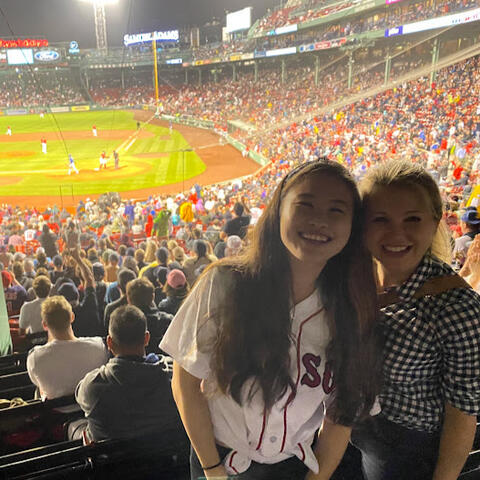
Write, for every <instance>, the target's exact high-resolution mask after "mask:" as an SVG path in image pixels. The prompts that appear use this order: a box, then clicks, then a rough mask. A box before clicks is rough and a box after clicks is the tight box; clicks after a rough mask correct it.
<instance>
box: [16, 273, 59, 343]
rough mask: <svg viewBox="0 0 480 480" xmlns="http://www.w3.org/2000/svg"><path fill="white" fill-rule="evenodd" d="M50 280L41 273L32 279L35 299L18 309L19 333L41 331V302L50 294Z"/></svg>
mask: <svg viewBox="0 0 480 480" xmlns="http://www.w3.org/2000/svg"><path fill="white" fill-rule="evenodd" d="M51 288H52V282H50V279H49V278H48V277H45V276H44V275H41V276H39V277H37V278H35V280H34V281H33V291H34V293H35V297H36V298H35V300H32V301H31V302H26V303H24V304H23V305H22V308H21V309H20V319H19V333H20V335H23V334H24V333H37V332H41V331H43V326H42V315H41V310H42V304H43V302H44V301H45V299H46V298H47V297H48V295H50V289H51Z"/></svg>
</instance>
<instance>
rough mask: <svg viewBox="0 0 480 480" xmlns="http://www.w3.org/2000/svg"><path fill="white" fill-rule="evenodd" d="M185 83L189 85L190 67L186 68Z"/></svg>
mask: <svg viewBox="0 0 480 480" xmlns="http://www.w3.org/2000/svg"><path fill="white" fill-rule="evenodd" d="M185 85H188V68H186V69H185Z"/></svg>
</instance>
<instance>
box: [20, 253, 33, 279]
mask: <svg viewBox="0 0 480 480" xmlns="http://www.w3.org/2000/svg"><path fill="white" fill-rule="evenodd" d="M23 270H24V272H25V276H26V277H28V278H31V279H34V278H35V265H34V264H33V261H32V260H31V259H30V258H25V260H24V261H23Z"/></svg>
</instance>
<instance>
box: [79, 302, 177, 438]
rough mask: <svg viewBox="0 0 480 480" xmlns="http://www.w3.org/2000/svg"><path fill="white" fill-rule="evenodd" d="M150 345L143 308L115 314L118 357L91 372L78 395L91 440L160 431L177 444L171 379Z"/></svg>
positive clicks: (113, 344) (112, 334)
mask: <svg viewBox="0 0 480 480" xmlns="http://www.w3.org/2000/svg"><path fill="white" fill-rule="evenodd" d="M149 341H150V333H149V331H148V330H147V321H146V318H145V315H144V314H143V313H142V311H141V310H140V309H138V308H137V307H134V306H133V305H125V306H122V307H120V308H117V309H116V310H115V311H114V312H113V314H112V316H111V319H110V326H109V335H108V337H107V345H108V348H109V350H110V351H111V352H112V354H113V355H114V358H112V359H110V360H109V362H108V363H107V364H106V365H104V366H101V367H100V368H97V369H95V370H93V371H92V372H90V373H88V374H87V375H86V376H85V378H84V379H83V380H81V381H80V383H79V384H78V387H77V390H76V393H75V396H76V399H77V402H78V404H79V405H80V407H81V408H82V410H83V411H84V412H85V417H86V419H87V421H88V427H87V431H86V434H87V437H88V438H89V439H90V440H93V441H98V440H104V439H111V438H127V437H134V436H141V435H146V434H149V433H155V432H158V433H161V434H162V437H163V438H165V439H166V440H167V441H171V440H172V436H173V437H176V436H178V435H182V427H181V424H180V423H179V417H178V413H177V410H176V408H175V404H174V402H173V397H172V391H171V388H170V381H169V378H168V375H167V373H165V372H164V371H163V370H162V364H160V363H158V357H156V355H154V354H150V355H148V356H145V347H146V345H148V343H149Z"/></svg>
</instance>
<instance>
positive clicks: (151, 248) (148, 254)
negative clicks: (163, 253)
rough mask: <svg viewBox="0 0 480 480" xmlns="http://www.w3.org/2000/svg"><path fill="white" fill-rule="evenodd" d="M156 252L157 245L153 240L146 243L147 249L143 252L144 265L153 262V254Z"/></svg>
mask: <svg viewBox="0 0 480 480" xmlns="http://www.w3.org/2000/svg"><path fill="white" fill-rule="evenodd" d="M156 250H157V244H156V243H155V242H154V241H153V240H148V241H147V249H146V251H145V259H144V262H145V263H152V262H153V261H154V260H155V252H156Z"/></svg>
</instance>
